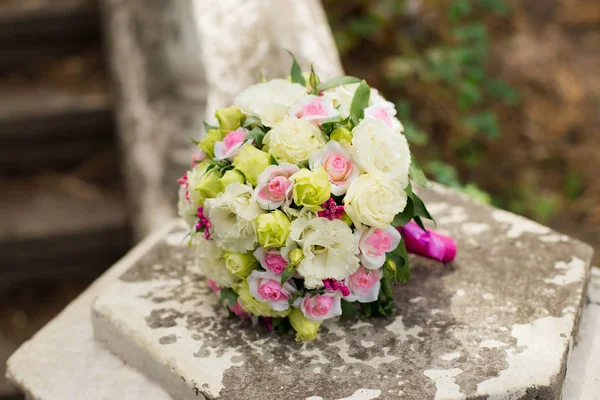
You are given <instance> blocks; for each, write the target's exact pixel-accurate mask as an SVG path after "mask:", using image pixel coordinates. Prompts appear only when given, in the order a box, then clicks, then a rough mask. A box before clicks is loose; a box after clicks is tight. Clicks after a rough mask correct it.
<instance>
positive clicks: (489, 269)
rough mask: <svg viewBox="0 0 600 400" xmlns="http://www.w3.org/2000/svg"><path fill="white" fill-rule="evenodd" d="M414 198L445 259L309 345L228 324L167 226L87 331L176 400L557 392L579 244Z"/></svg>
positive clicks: (505, 216)
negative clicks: (422, 204)
mask: <svg viewBox="0 0 600 400" xmlns="http://www.w3.org/2000/svg"><path fill="white" fill-rule="evenodd" d="M420 195H421V196H422V197H423V198H425V200H426V201H427V202H428V205H429V208H430V210H431V211H432V213H433V214H434V215H435V216H436V219H437V220H438V224H439V228H440V229H441V230H443V231H447V233H449V234H451V235H452V236H453V237H455V238H456V239H457V241H458V245H459V256H458V257H457V259H456V260H455V262H454V263H452V264H449V265H440V264H438V263H435V262H432V261H429V260H424V259H422V258H417V257H414V258H413V260H412V262H413V266H414V269H413V278H412V280H411V281H410V282H409V284H407V285H405V286H398V287H396V289H395V294H396V297H397V300H396V308H397V312H396V314H395V316H394V317H393V318H391V319H375V320H369V321H364V322H361V321H347V322H339V321H329V322H327V323H325V324H324V325H323V327H322V330H321V333H320V338H319V339H318V340H317V341H314V342H309V343H296V342H294V341H293V337H292V336H291V335H288V336H279V335H275V334H271V333H269V332H268V331H266V330H265V329H263V328H260V327H252V326H251V325H250V324H249V323H247V322H244V321H239V320H235V319H228V318H226V317H225V316H224V315H223V313H222V310H221V308H220V307H219V305H218V304H217V299H216V298H215V296H214V295H212V294H211V293H209V291H208V290H207V288H206V286H205V283H204V279H203V277H202V276H201V275H200V274H199V271H198V269H197V267H195V266H194V264H193V262H192V260H191V254H190V251H189V249H186V248H182V247H181V246H179V244H180V243H181V239H182V237H183V233H182V232H172V233H171V234H170V235H169V236H167V237H166V238H165V240H164V241H161V242H158V243H156V245H155V246H154V248H152V249H149V251H148V252H147V254H146V255H145V256H144V257H143V258H142V259H140V260H139V261H137V262H136V263H134V265H133V266H132V268H131V269H130V270H128V271H127V272H126V273H124V274H123V275H122V276H121V277H120V278H119V280H118V281H116V282H115V283H114V284H113V285H112V286H111V287H110V288H108V289H107V290H106V292H104V293H103V294H102V295H101V296H100V297H99V298H98V299H97V301H96V302H95V304H94V307H93V312H92V320H93V324H94V332H95V335H96V337H97V338H98V339H99V340H101V341H103V342H105V343H106V344H107V345H108V347H109V348H110V349H111V350H112V351H113V352H115V353H116V354H118V355H119V356H121V357H123V358H124V360H125V361H126V362H127V363H128V364H130V365H133V366H135V367H136V368H138V369H139V370H140V371H142V372H143V373H144V374H146V375H147V376H149V377H150V378H151V379H152V380H154V381H156V382H159V383H160V384H161V385H162V386H163V387H164V388H165V389H166V390H167V391H168V392H170V393H171V394H172V395H173V397H174V398H176V399H197V398H202V397H204V398H207V399H215V398H223V399H231V400H235V399H248V398H252V399H257V400H260V399H275V398H281V397H282V396H283V395H284V394H285V396H287V397H288V398H298V399H311V400H317V399H350V398H351V399H395V398H406V399H435V400H441V399H510V400H516V399H548V400H551V399H559V398H560V397H561V391H562V386H563V382H564V377H565V372H566V366H567V358H568V354H569V350H570V348H571V345H572V342H573V338H574V335H575V333H576V330H577V326H578V322H579V318H580V314H581V309H582V305H583V303H584V301H583V300H584V299H585V297H584V289H585V285H586V283H587V280H588V275H589V271H588V267H589V262H590V260H591V256H592V249H591V248H590V247H589V246H587V245H585V244H582V243H580V242H578V241H576V240H574V239H570V238H568V237H566V236H564V235H560V234H558V233H556V232H553V231H551V230H550V229H548V228H546V227H543V226H541V225H539V224H537V223H534V222H532V221H529V220H526V219H524V218H521V217H518V216H515V215H513V214H510V213H508V212H505V211H501V210H496V209H493V208H491V207H488V206H484V205H479V204H475V203H473V202H471V201H470V200H469V199H468V198H467V197H466V196H463V195H461V194H458V193H456V192H454V191H451V190H449V189H446V188H443V187H441V186H437V185H436V186H435V187H434V189H433V190H427V191H425V190H422V191H421V193H420Z"/></svg>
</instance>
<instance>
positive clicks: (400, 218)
mask: <svg viewBox="0 0 600 400" xmlns="http://www.w3.org/2000/svg"><path fill="white" fill-rule="evenodd" d="M414 215H415V207H414V204H413V201H412V199H411V198H410V197H409V198H408V199H407V200H406V207H404V210H402V212H401V213H398V214H396V216H395V217H394V220H393V221H392V226H393V227H394V228H398V227H400V226H404V225H406V224H408V222H409V221H410V220H411V219H413V217H414Z"/></svg>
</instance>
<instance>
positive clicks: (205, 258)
mask: <svg viewBox="0 0 600 400" xmlns="http://www.w3.org/2000/svg"><path fill="white" fill-rule="evenodd" d="M193 243H194V245H195V246H196V262H197V264H198V266H199V267H200V270H201V271H202V273H203V274H204V275H205V276H206V277H207V278H208V279H212V280H213V281H215V282H216V283H217V285H219V286H221V287H231V286H232V285H233V284H234V283H235V282H236V281H238V280H239V278H237V277H236V276H235V275H233V274H232V273H231V272H230V271H229V270H228V269H227V267H226V266H225V261H224V259H223V250H221V249H220V248H219V246H217V243H216V242H215V241H214V240H206V239H204V237H201V235H196V236H195V238H194V242H193Z"/></svg>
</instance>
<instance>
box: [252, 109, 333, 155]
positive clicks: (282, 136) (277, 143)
mask: <svg viewBox="0 0 600 400" xmlns="http://www.w3.org/2000/svg"><path fill="white" fill-rule="evenodd" d="M325 142H326V139H325V136H324V135H323V133H322V132H321V130H320V129H319V128H317V127H316V126H315V125H314V124H311V123H310V122H308V121H305V120H302V119H298V118H295V117H287V118H285V119H284V120H283V121H281V122H280V123H279V124H277V125H276V126H275V127H274V128H273V129H271V130H270V131H269V132H268V133H267V134H266V135H265V137H264V139H263V143H264V144H265V145H266V146H268V149H269V154H271V155H272V156H273V157H275V159H277V161H278V162H280V163H281V162H288V163H292V164H304V163H306V162H307V161H308V159H309V158H310V156H311V154H312V153H314V152H315V151H317V150H319V149H320V148H321V147H323V146H324V145H325Z"/></svg>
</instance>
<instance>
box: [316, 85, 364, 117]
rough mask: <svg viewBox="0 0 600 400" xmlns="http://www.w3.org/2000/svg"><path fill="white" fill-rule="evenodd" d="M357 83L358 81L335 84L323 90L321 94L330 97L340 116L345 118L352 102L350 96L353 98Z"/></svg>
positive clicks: (348, 113)
mask: <svg viewBox="0 0 600 400" xmlns="http://www.w3.org/2000/svg"><path fill="white" fill-rule="evenodd" d="M358 85H359V84H358V83H351V84H349V85H340V86H336V87H334V88H331V89H328V90H325V92H323V96H325V97H328V98H330V99H331V100H332V101H333V105H334V106H335V107H336V108H337V110H338V111H339V113H340V115H341V116H342V118H346V117H347V116H348V115H350V105H351V104H352V98H354V92H356V89H357V88H358Z"/></svg>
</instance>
